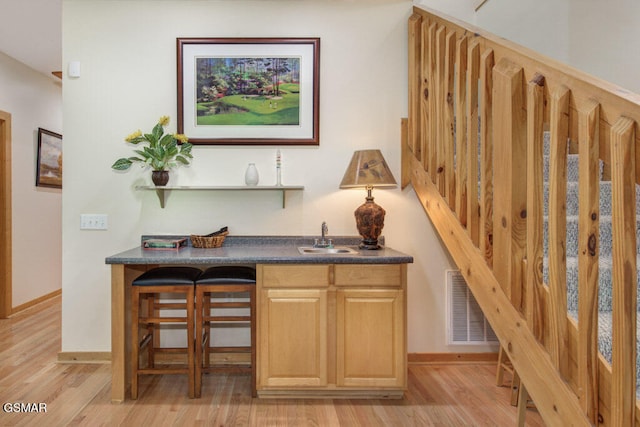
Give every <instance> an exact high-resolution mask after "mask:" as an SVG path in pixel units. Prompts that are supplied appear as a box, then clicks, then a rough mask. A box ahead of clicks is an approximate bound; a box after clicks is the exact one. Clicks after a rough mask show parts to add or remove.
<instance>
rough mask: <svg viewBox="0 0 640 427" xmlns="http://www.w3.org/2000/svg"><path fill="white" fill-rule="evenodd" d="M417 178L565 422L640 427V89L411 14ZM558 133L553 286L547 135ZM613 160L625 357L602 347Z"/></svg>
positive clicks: (477, 292)
mask: <svg viewBox="0 0 640 427" xmlns="http://www.w3.org/2000/svg"><path fill="white" fill-rule="evenodd" d="M408 30H409V57H408V60H409V117H408V119H405V120H403V122H402V185H403V187H405V186H407V185H409V184H411V185H412V186H413V188H414V190H415V192H416V194H417V196H418V198H419V200H420V201H421V203H422V205H423V207H424V209H425V211H426V213H427V214H428V216H429V217H430V219H431V221H432V223H433V224H434V227H435V228H436V229H437V231H438V233H439V234H440V236H441V238H442V241H443V242H444V244H445V245H446V247H447V248H448V250H449V252H450V254H451V256H452V258H453V259H454V261H455V263H456V264H457V266H458V268H459V269H460V271H461V273H462V274H463V276H464V277H465V279H466V281H467V284H468V285H469V287H470V289H471V291H472V292H473V294H474V296H475V298H476V300H477V301H478V303H479V304H480V306H481V308H482V310H483V312H484V314H485V316H486V318H487V319H488V320H489V322H490V323H491V326H492V327H493V329H494V331H495V332H496V335H497V336H498V338H499V339H500V343H501V345H502V346H503V348H504V349H505V350H506V351H507V353H508V355H509V358H510V359H511V361H512V363H513V366H514V368H515V369H516V371H517V372H518V374H519V376H520V378H521V379H522V382H523V384H524V385H525V386H526V389H527V391H528V392H529V394H530V396H531V398H532V399H533V401H534V402H535V404H536V407H537V409H538V411H539V412H540V413H541V415H542V417H543V419H544V420H545V422H546V423H548V424H549V425H563V426H564V425H595V424H602V425H606V426H630V425H640V416H639V414H640V409H639V407H638V405H637V402H636V380H635V378H636V332H637V331H636V313H637V304H636V296H637V289H636V283H637V266H636V259H637V258H636V257H637V242H636V215H637V213H636V211H635V209H636V201H635V194H636V191H635V186H636V184H638V183H640V149H637V148H636V147H637V145H638V144H639V143H640V135H639V132H638V131H637V127H638V123H640V96H638V95H635V94H632V93H629V92H626V91H624V90H623V89H621V88H619V87H616V86H614V85H612V84H610V83H607V82H604V81H601V80H599V79H596V78H594V77H592V76H589V75H587V74H585V73H582V72H580V71H578V70H575V69H572V68H570V67H568V66H566V65H563V64H561V63H558V62H556V61H553V60H551V59H549V58H546V57H544V56H542V55H539V54H537V53H535V52H532V51H530V50H528V49H526V48H523V47H521V46H518V45H516V44H514V43H510V42H508V41H505V40H503V39H500V38H498V37H495V36H493V35H491V34H488V33H486V32H483V31H482V30H480V29H478V28H474V27H472V26H470V25H468V24H465V23H462V22H459V21H456V20H455V19H453V18H449V17H445V16H442V15H440V14H438V13H436V12H434V11H431V10H427V9H425V8H422V7H417V6H416V7H414V9H413V15H412V16H411V17H410V18H409V27H408ZM545 131H548V132H549V135H550V146H549V153H548V154H549V159H550V160H549V173H548V175H549V176H548V194H549V197H548V255H547V256H548V266H549V269H548V280H547V282H548V283H543V257H544V255H543V218H544V206H543V189H544V182H543V157H544V155H543V135H544V133H545ZM569 152H572V153H578V155H579V181H578V187H579V213H578V217H579V219H578V220H579V223H578V224H579V225H578V228H579V230H578V235H579V237H578V251H579V255H578V256H579V258H578V282H579V283H578V293H579V302H578V321H577V322H575V321H573V320H572V318H570V317H569V316H568V313H567V283H566V272H567V265H566V255H567V254H566V253H565V252H566V247H567V242H566V240H567V232H566V229H567V220H566V218H567V216H566V195H567V156H568V154H569ZM599 162H603V163H604V171H605V173H606V174H607V175H609V176H610V179H611V186H612V224H613V225H612V228H613V240H612V246H613V250H612V253H613V308H612V324H613V354H612V363H611V365H609V364H608V363H607V362H606V360H605V359H604V358H603V357H602V355H599V354H598V342H597V340H598V286H599V285H598V277H599V271H598V260H599V246H600V242H599V241H598V239H599V233H598V226H599V216H600V212H599V202H600V200H599V197H600V195H599V182H600V168H599Z"/></svg>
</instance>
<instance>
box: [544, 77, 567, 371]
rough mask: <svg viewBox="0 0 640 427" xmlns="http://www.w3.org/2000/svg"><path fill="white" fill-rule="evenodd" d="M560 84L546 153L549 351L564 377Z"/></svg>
mask: <svg viewBox="0 0 640 427" xmlns="http://www.w3.org/2000/svg"><path fill="white" fill-rule="evenodd" d="M570 97H571V92H570V91H569V90H568V89H567V88H566V87H564V86H562V87H560V88H558V89H557V90H556V91H555V92H554V93H553V94H552V96H551V112H550V113H549V116H550V117H549V120H550V127H551V148H550V157H549V297H550V301H549V310H550V313H549V322H550V326H549V334H550V341H551V342H550V343H549V352H550V355H551V360H552V361H553V362H554V363H555V365H556V368H558V370H559V371H560V373H561V374H562V375H563V376H564V377H565V378H567V374H568V369H569V367H568V366H569V360H568V356H567V352H566V348H567V345H568V332H567V266H566V256H567V254H566V246H567V244H566V241H567V231H566V230H567V208H566V203H567V202H566V200H567V154H568V150H567V142H568V139H569V99H570Z"/></svg>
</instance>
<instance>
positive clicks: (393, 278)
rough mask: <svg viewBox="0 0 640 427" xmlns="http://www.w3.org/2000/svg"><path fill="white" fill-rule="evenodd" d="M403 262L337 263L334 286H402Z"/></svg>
mask: <svg viewBox="0 0 640 427" xmlns="http://www.w3.org/2000/svg"><path fill="white" fill-rule="evenodd" d="M403 268H404V264H337V265H336V266H335V284H336V286H392V287H400V286H402V278H403V273H402V272H403Z"/></svg>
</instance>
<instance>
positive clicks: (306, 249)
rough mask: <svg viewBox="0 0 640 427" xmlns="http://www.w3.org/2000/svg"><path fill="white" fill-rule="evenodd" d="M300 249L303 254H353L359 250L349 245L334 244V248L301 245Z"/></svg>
mask: <svg viewBox="0 0 640 427" xmlns="http://www.w3.org/2000/svg"><path fill="white" fill-rule="evenodd" d="M298 251H299V252H300V253H301V254H303V255H307V254H309V255H313V254H318V255H353V254H357V253H358V251H357V250H355V249H351V248H349V247H347V246H334V247H332V248H314V247H313V246H300V247H299V248H298Z"/></svg>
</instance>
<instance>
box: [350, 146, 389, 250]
mask: <svg viewBox="0 0 640 427" xmlns="http://www.w3.org/2000/svg"><path fill="white" fill-rule="evenodd" d="M396 186H397V184H396V180H395V179H394V178H393V175H392V174H391V170H390V169H389V166H387V162H386V161H385V160H384V157H382V153H381V152H380V150H359V151H356V152H354V153H353V157H352V158H351V162H350V163H349V167H347V171H346V172H345V173H344V177H343V178H342V182H341V183H340V188H362V187H364V188H366V189H367V198H366V201H365V202H364V203H363V204H362V205H361V206H360V207H358V209H356V210H355V212H354V215H355V217H356V226H357V227H358V233H360V235H361V236H362V242H361V243H360V246H359V247H360V249H380V247H381V246H380V245H379V244H378V237H380V233H382V228H383V227H384V215H385V210H384V209H382V207H381V206H379V205H377V204H376V203H375V202H374V201H373V196H372V195H371V190H373V188H374V187H376V188H395V187H396Z"/></svg>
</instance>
